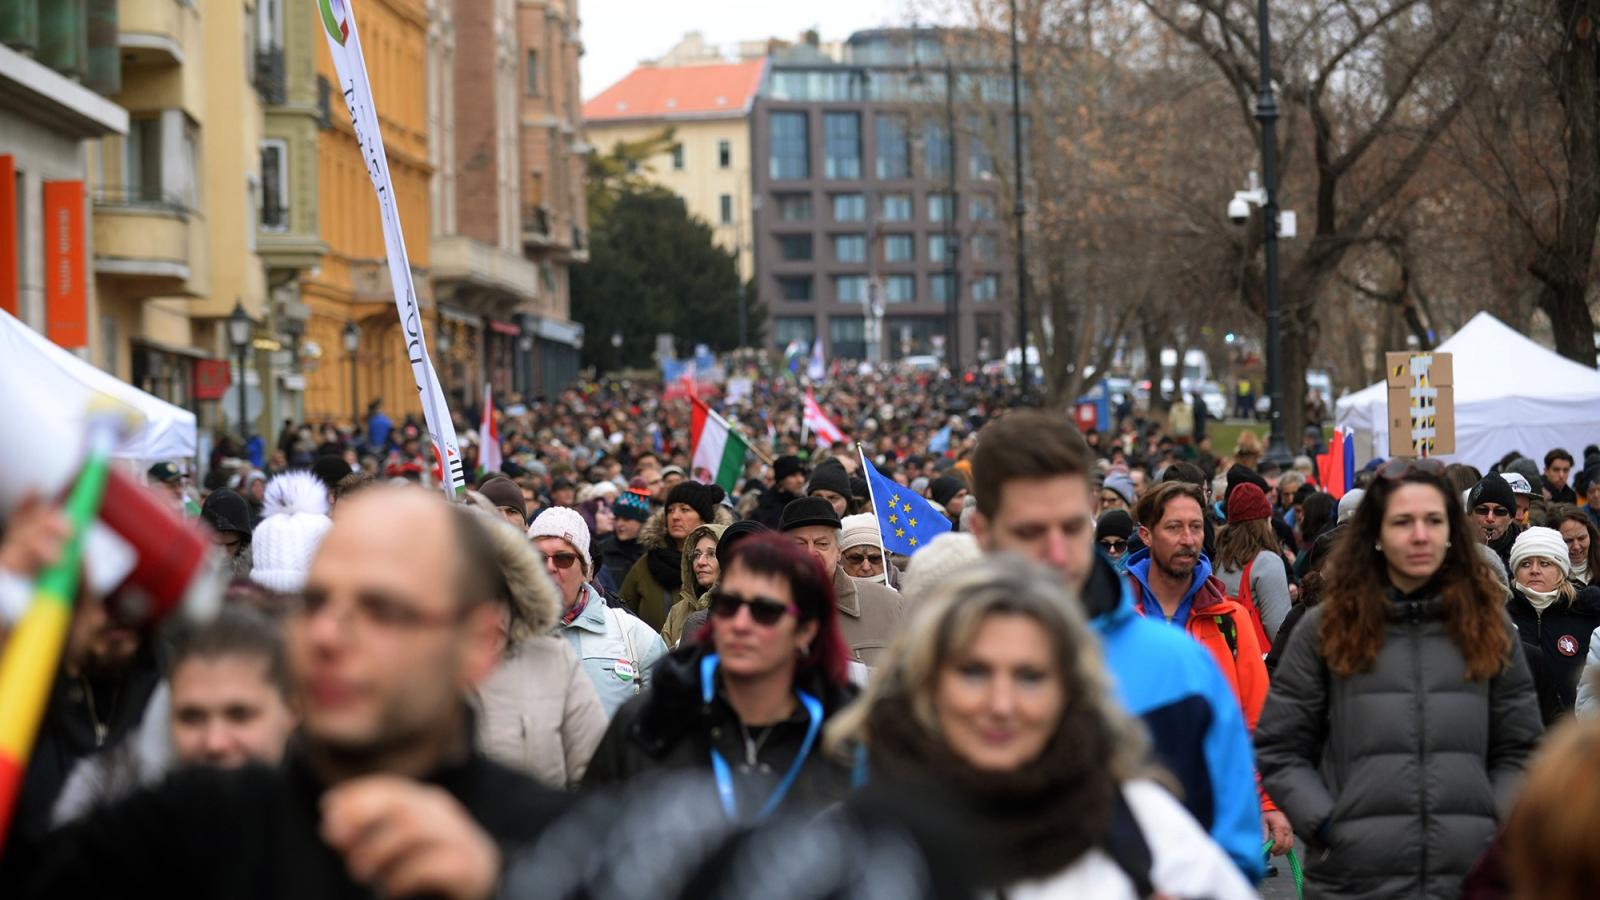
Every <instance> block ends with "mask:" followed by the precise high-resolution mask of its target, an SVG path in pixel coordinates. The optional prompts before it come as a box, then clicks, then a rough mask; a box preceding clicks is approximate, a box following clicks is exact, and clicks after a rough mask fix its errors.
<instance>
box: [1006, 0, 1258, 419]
mask: <svg viewBox="0 0 1600 900" xmlns="http://www.w3.org/2000/svg"><path fill="white" fill-rule="evenodd" d="M1261 2H1262V3H1266V0H1261ZM1010 4H1011V166H1012V171H1014V172H1015V173H1016V179H1015V182H1014V183H1013V184H1012V186H1011V195H1012V205H1011V215H1012V216H1013V217H1015V218H1016V222H1017V383H1018V384H1019V385H1021V389H1022V394H1021V401H1022V402H1023V403H1027V402H1028V381H1029V375H1030V373H1029V371H1028V245H1027V242H1026V237H1025V235H1024V230H1023V219H1024V218H1025V217H1026V216H1027V214H1028V207H1027V204H1026V203H1025V202H1024V201H1023V199H1022V197H1023V191H1022V63H1021V56H1020V51H1019V49H1018V42H1017V0H1010Z"/></svg>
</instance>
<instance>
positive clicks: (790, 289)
mask: <svg viewBox="0 0 1600 900" xmlns="http://www.w3.org/2000/svg"><path fill="white" fill-rule="evenodd" d="M778 296H780V297H782V298H783V299H785V300H787V301H789V302H790V303H803V302H805V301H807V300H810V299H811V276H810V275H781V276H779V277H778Z"/></svg>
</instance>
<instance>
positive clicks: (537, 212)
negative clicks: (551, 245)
mask: <svg viewBox="0 0 1600 900" xmlns="http://www.w3.org/2000/svg"><path fill="white" fill-rule="evenodd" d="M522 230H523V231H524V232H531V233H533V234H542V235H548V234H549V233H550V210H548V209H546V208H544V207H543V206H525V207H523V208H522Z"/></svg>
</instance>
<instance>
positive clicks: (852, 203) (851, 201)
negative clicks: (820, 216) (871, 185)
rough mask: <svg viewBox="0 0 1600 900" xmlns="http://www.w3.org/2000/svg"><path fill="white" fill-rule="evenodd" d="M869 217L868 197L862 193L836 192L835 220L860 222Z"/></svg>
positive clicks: (834, 196) (834, 203) (834, 201)
mask: <svg viewBox="0 0 1600 900" xmlns="http://www.w3.org/2000/svg"><path fill="white" fill-rule="evenodd" d="M866 217H867V198H866V197H864V196H862V195H861V194H834V195H833V220H834V221H835V222H860V221H863V220H864V219H866Z"/></svg>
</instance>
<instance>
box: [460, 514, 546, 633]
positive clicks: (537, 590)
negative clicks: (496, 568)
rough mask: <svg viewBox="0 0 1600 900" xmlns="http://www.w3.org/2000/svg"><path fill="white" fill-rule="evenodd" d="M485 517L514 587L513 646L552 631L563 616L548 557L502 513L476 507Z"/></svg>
mask: <svg viewBox="0 0 1600 900" xmlns="http://www.w3.org/2000/svg"><path fill="white" fill-rule="evenodd" d="M474 512H476V513H477V515H479V516H480V517H481V519H480V521H481V522H482V523H483V529H484V532H485V533H486V534H487V535H488V537H489V542H490V543H491V544H493V545H494V554H495V557H496V558H497V559H499V560H500V571H501V573H502V574H504V576H505V579H506V585H507V586H508V587H509V588H510V589H511V627H510V629H509V631H508V633H507V638H508V640H507V643H508V645H509V646H513V647H514V646H516V645H517V644H520V643H522V642H523V641H524V640H527V639H528V638H529V637H532V636H534V635H540V634H549V633H550V630H551V629H552V628H554V627H555V625H556V621H557V619H559V618H560V616H561V606H562V604H561V594H560V592H559V591H558V590H556V585H555V582H553V581H551V580H550V576H549V575H548V574H546V572H545V570H544V557H542V556H541V555H540V554H539V550H538V548H537V547H534V546H533V542H532V541H529V540H528V537H527V535H525V534H523V533H522V532H520V531H518V530H517V528H516V526H514V525H512V524H511V523H510V522H507V521H506V520H505V519H504V518H502V517H501V516H500V515H498V514H494V515H491V514H489V513H486V512H484V511H483V510H481V509H474Z"/></svg>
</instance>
